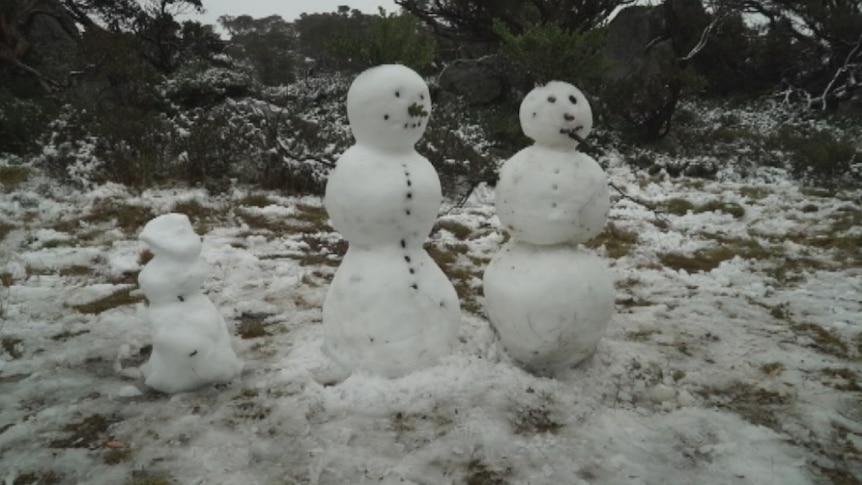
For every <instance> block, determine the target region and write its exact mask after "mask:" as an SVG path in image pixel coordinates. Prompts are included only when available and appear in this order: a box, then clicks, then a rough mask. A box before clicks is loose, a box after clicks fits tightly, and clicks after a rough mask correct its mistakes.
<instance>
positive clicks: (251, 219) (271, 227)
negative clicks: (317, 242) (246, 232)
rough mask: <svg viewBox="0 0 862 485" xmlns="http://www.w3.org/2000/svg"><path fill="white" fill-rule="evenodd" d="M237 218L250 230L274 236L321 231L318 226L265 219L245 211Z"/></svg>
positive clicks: (304, 222)
mask: <svg viewBox="0 0 862 485" xmlns="http://www.w3.org/2000/svg"><path fill="white" fill-rule="evenodd" d="M239 217H240V218H241V219H242V220H243V222H245V223H246V225H248V227H249V228H250V229H253V230H258V231H260V230H262V231H269V232H272V233H275V234H281V235H291V234H316V233H319V232H320V231H321V228H320V227H319V226H316V225H315V224H313V223H310V222H308V221H302V220H299V219H284V218H275V217H267V216H266V215H264V214H254V213H251V212H247V211H242V212H240V214H239Z"/></svg>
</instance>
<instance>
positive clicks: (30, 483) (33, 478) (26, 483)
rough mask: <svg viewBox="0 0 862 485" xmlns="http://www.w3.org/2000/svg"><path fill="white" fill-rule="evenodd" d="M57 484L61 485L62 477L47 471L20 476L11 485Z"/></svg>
mask: <svg viewBox="0 0 862 485" xmlns="http://www.w3.org/2000/svg"><path fill="white" fill-rule="evenodd" d="M58 483H63V475H60V474H58V473H56V472H52V471H47V472H37V473H23V474H20V475H18V476H17V477H16V478H15V481H14V482H12V485H56V484H58Z"/></svg>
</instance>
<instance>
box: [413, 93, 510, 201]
mask: <svg viewBox="0 0 862 485" xmlns="http://www.w3.org/2000/svg"><path fill="white" fill-rule="evenodd" d="M459 104H460V103H446V104H440V105H437V106H435V107H434V111H433V113H432V115H431V119H430V121H429V122H428V128H427V130H426V131H425V135H424V136H423V137H422V139H420V140H419V143H418V144H417V146H416V149H417V151H418V152H419V153H421V154H422V155H424V156H425V157H426V158H428V160H429V161H430V162H431V164H432V165H434V168H435V169H437V173H438V174H439V175H440V182H441V184H442V185H443V192H444V193H445V194H447V195H450V196H456V197H457V196H458V195H460V193H461V192H462V191H463V190H465V186H466V184H469V183H471V182H473V181H477V180H480V179H491V178H494V177H495V175H494V174H495V172H496V169H497V163H496V162H495V161H494V157H492V156H491V155H490V154H489V149H490V148H491V145H490V143H489V142H488V141H487V137H486V135H485V130H484V129H483V128H482V127H481V126H480V125H479V124H478V123H476V122H473V121H472V120H470V119H468V117H467V116H465V114H464V113H463V109H462V108H461V106H459Z"/></svg>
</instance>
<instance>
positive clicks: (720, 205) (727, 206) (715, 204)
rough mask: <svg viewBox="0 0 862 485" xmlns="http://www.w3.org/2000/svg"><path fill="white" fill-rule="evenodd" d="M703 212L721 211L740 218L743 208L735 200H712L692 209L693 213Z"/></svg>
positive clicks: (743, 212) (742, 214)
mask: <svg viewBox="0 0 862 485" xmlns="http://www.w3.org/2000/svg"><path fill="white" fill-rule="evenodd" d="M703 212H722V213H724V214H728V215H731V216H733V218H734V219H741V218H742V217H743V216H744V215H745V208H743V207H742V206H741V205H739V204H737V203H735V202H723V201H720V200H713V201H709V202H707V203H705V204H702V205H699V206H697V207H696V208H695V209H694V213H695V214H700V213H703Z"/></svg>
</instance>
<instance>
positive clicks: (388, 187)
mask: <svg viewBox="0 0 862 485" xmlns="http://www.w3.org/2000/svg"><path fill="white" fill-rule="evenodd" d="M441 200H442V196H441V190H440V181H439V178H438V177H437V173H436V171H435V170H434V167H433V166H432V165H431V163H430V162H429V161H428V160H427V159H425V158H424V157H422V156H421V155H419V154H418V153H415V152H412V153H411V152H408V153H403V152H402V153H397V154H396V153H386V152H382V151H379V150H375V149H372V148H369V147H366V146H364V145H361V144H360V145H355V146H353V147H352V148H350V149H349V150H348V151H346V152H345V153H344V154H343V155H342V157H341V158H340V159H339V162H338V165H337V166H336V168H335V169H334V170H333V171H332V173H331V174H330V177H329V181H328V183H327V188H326V198H325V205H326V208H327V211H328V212H329V215H330V219H331V220H332V224H333V226H334V227H335V228H336V229H337V230H338V231H339V232H340V233H341V234H342V235H343V236H344V238H345V239H347V241H348V243H349V249H348V251H347V254H345V256H344V259H343V260H342V262H341V265H340V266H339V267H338V270H337V271H336V273H335V277H334V279H333V281H332V284H331V286H330V288H329V292H328V293H327V296H326V300H325V301H324V304H323V326H324V345H323V350H324V353H325V354H326V355H327V356H329V358H330V359H332V360H333V361H334V362H335V363H336V364H338V365H339V366H340V367H341V368H342V369H343V370H345V371H347V372H353V371H357V370H362V371H365V372H369V373H372V374H376V375H380V376H383V377H390V378H393V377H400V376H403V375H406V374H408V373H410V372H413V371H415V370H419V369H422V368H425V367H429V366H431V365H434V364H435V363H436V362H437V361H438V360H439V359H440V358H441V357H444V356H446V355H448V354H450V353H451V352H452V350H453V347H454V344H455V340H456V338H457V333H458V327H459V325H460V321H461V309H460V304H459V302H458V295H457V293H456V292H455V289H454V287H453V286H452V283H451V282H450V281H449V280H448V278H447V277H446V275H445V274H444V273H443V271H442V270H441V269H440V268H439V267H438V266H437V264H436V263H435V262H434V260H432V259H431V257H430V256H429V255H428V253H427V252H426V251H425V250H424V248H423V246H422V244H423V242H424V241H425V238H426V237H427V235H428V233H429V232H430V231H431V228H432V226H433V225H434V221H435V220H436V218H437V209H438V208H439V206H440V203H441Z"/></svg>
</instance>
